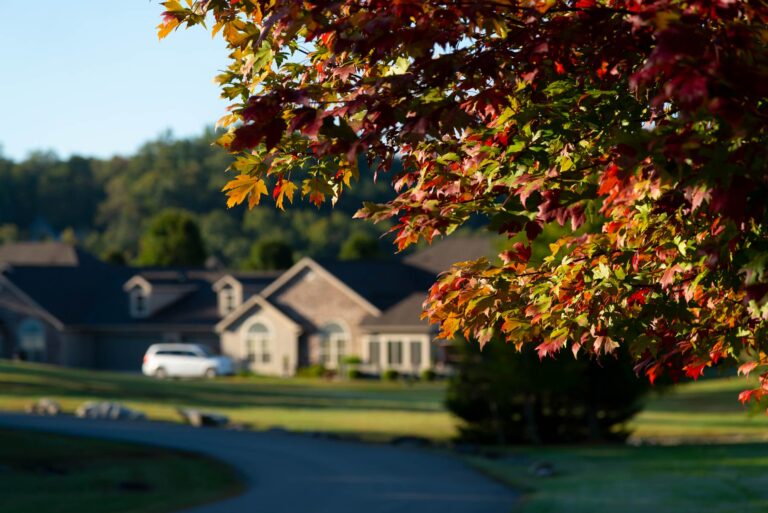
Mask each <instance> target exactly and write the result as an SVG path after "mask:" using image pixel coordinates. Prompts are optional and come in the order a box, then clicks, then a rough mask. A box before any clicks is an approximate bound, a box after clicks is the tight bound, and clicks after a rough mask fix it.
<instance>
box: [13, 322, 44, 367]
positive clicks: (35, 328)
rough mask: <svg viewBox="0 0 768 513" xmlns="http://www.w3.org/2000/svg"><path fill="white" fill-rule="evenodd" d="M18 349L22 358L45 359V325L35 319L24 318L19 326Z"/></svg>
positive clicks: (29, 359)
mask: <svg viewBox="0 0 768 513" xmlns="http://www.w3.org/2000/svg"><path fill="white" fill-rule="evenodd" d="M19 351H20V353H21V357H22V359H24V360H28V361H31V362H43V361H45V326H43V323H42V322H40V321H38V320H37V319H25V320H24V321H22V323H21V325H20V326H19Z"/></svg>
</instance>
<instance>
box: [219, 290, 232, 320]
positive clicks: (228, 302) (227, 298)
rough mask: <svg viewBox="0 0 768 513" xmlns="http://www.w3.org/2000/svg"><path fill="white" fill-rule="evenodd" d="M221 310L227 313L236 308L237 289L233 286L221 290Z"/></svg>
mask: <svg viewBox="0 0 768 513" xmlns="http://www.w3.org/2000/svg"><path fill="white" fill-rule="evenodd" d="M220 301H221V312H222V314H224V315H226V314H228V313H230V312H231V311H233V310H234V309H235V289H234V288H232V287H224V288H223V289H222V290H221V296H220Z"/></svg>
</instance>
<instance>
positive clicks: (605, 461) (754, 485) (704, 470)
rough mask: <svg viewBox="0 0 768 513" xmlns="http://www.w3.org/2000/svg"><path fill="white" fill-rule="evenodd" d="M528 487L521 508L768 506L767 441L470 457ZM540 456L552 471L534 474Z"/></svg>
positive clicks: (759, 511)
mask: <svg viewBox="0 0 768 513" xmlns="http://www.w3.org/2000/svg"><path fill="white" fill-rule="evenodd" d="M470 462H471V463H472V464H473V465H474V466H476V467H477V468H479V469H481V470H482V471H484V472H486V473H488V474H489V475H492V476H494V477H497V478H499V479H501V480H503V481H505V482H507V483H509V484H510V485H511V486H512V487H514V488H516V489H518V490H522V491H524V492H525V495H524V498H523V501H522V503H521V507H520V508H519V509H518V510H516V513H604V512H605V513H608V512H621V513H648V512H649V511H650V512H653V513H733V512H739V513H765V512H766V511H768V445H747V444H743V445H709V446H694V445H681V446H672V447H670V446H645V447H627V446H620V447H583V448H563V447H555V448H551V449H520V450H510V451H509V453H508V454H507V455H506V457H504V458H500V459H495V460H488V459H481V458H473V459H471V461H470ZM537 462H546V463H549V464H551V465H552V466H553V468H554V470H555V472H556V473H555V475H554V476H552V477H546V478H544V477H535V476H533V475H532V474H531V472H530V471H529V468H530V467H531V466H532V465H533V464H534V463H537Z"/></svg>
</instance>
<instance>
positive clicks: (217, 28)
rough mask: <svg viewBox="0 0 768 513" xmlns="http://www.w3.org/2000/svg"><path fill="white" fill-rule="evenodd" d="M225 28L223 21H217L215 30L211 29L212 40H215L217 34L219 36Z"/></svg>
mask: <svg viewBox="0 0 768 513" xmlns="http://www.w3.org/2000/svg"><path fill="white" fill-rule="evenodd" d="M223 26H224V22H223V21H217V22H216V23H215V24H214V25H213V28H212V29H211V38H214V37H216V34H218V33H219V30H221V28H222V27H223Z"/></svg>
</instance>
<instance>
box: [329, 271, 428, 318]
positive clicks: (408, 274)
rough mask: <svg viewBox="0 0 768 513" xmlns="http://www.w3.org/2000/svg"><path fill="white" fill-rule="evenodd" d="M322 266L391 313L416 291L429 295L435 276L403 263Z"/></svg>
mask: <svg viewBox="0 0 768 513" xmlns="http://www.w3.org/2000/svg"><path fill="white" fill-rule="evenodd" d="M317 262H318V263H319V264H320V265H321V266H323V267H324V268H325V269H326V270H327V271H329V272H330V273H331V274H333V275H334V276H335V277H336V278H338V279H339V280H341V281H342V282H344V283H345V284H346V285H347V286H348V287H350V288H351V289H352V290H354V291H355V292H357V293H358V294H360V295H361V296H362V297H364V298H365V299H366V300H367V301H368V302H370V303H371V304H373V305H374V306H376V308H378V309H379V310H382V311H383V310H387V309H388V308H390V307H392V306H394V305H395V304H397V303H399V302H400V301H402V299H403V298H405V297H407V296H408V295H410V294H411V293H413V292H419V291H421V292H425V291H426V290H427V289H428V288H429V287H430V286H431V285H432V283H434V281H435V275H434V274H433V273H430V272H428V271H425V270H423V269H419V268H417V267H413V266H410V265H407V264H405V263H403V262H402V261H400V260H393V261H363V260H361V261H351V262H340V261H335V260H318V261H317Z"/></svg>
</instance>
